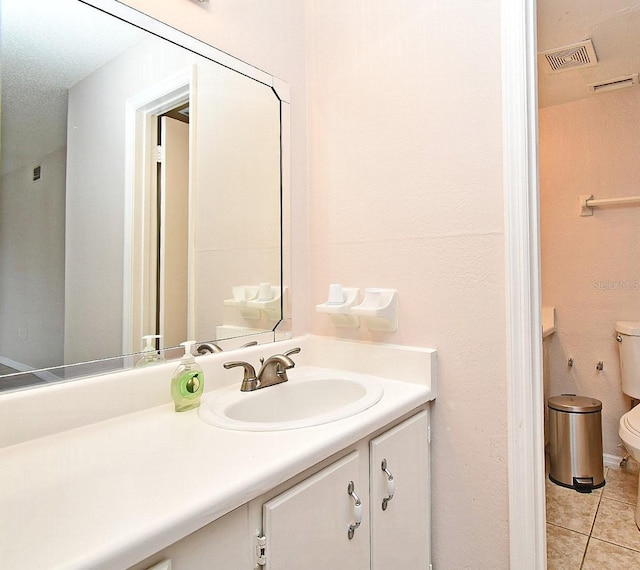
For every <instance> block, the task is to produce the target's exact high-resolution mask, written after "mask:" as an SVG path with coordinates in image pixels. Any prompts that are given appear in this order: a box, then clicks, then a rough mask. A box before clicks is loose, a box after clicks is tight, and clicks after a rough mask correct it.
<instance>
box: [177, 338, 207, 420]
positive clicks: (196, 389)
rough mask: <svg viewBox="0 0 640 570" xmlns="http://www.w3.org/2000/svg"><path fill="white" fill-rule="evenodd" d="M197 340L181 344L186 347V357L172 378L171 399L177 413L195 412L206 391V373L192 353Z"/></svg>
mask: <svg viewBox="0 0 640 570" xmlns="http://www.w3.org/2000/svg"><path fill="white" fill-rule="evenodd" d="M195 342H196V341H195V340H188V341H186V342H182V343H180V346H184V356H183V357H182V360H180V366H178V368H177V369H176V371H175V373H174V375H173V378H171V397H172V398H173V401H174V403H175V405H176V412H186V411H187V410H193V409H194V408H197V407H198V406H199V405H200V396H202V391H203V389H204V373H203V372H202V368H200V365H199V364H198V363H197V362H196V359H195V358H194V357H193V354H192V353H191V347H192V346H193V345H194V344H195Z"/></svg>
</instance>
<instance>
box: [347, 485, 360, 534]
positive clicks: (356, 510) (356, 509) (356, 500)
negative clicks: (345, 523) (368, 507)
mask: <svg viewBox="0 0 640 570" xmlns="http://www.w3.org/2000/svg"><path fill="white" fill-rule="evenodd" d="M347 493H349V495H351V497H352V498H353V519H354V521H353V523H351V524H350V525H349V532H348V533H347V535H348V536H349V540H351V539H352V538H353V535H354V533H355V531H356V529H357V528H358V527H359V526H360V523H361V522H362V501H361V500H360V497H358V495H357V494H356V490H355V485H354V484H353V481H349V486H348V487H347Z"/></svg>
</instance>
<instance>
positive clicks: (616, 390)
mask: <svg viewBox="0 0 640 570" xmlns="http://www.w3.org/2000/svg"><path fill="white" fill-rule="evenodd" d="M638 109H640V90H639V89H629V90H624V91H617V92H612V93H603V94H599V95H597V96H593V97H590V98H588V99H583V100H581V101H577V102H575V103H568V104H565V105H558V106H555V107H548V108H545V109H542V110H541V111H540V192H541V224H542V285H543V303H544V304H545V305H552V306H555V307H556V312H557V326H558V331H557V332H556V333H555V335H554V336H553V338H552V339H551V342H550V345H549V358H550V374H551V378H550V384H551V395H554V394H560V393H577V394H582V395H586V396H591V397H594V398H598V399H599V400H602V403H603V411H602V420H603V433H604V451H605V454H610V455H614V456H621V455H622V450H621V449H620V448H619V447H618V444H619V443H620V439H619V438H618V421H619V419H620V416H621V415H622V414H623V413H624V412H625V411H627V410H628V409H629V405H630V401H629V399H628V398H627V397H626V396H623V394H622V389H621V386H620V367H619V360H618V347H617V343H616V341H615V338H614V336H615V333H614V326H615V323H616V321H619V320H630V321H633V320H635V321H640V240H639V239H638V236H639V235H640V218H638V212H637V207H634V206H626V207H625V206H616V207H607V208H596V209H594V214H593V216H592V217H580V215H579V210H580V208H579V206H578V204H579V196H580V195H583V194H584V195H588V194H593V195H594V196H595V197H596V198H615V197H619V196H631V195H637V194H638V182H637V181H638V172H639V168H638V149H639V148H640V112H639V111H638ZM569 358H573V359H574V363H575V364H574V366H573V368H569V367H568V366H567V360H568V359H569ZM599 360H602V361H603V362H604V370H603V371H602V372H598V371H597V370H596V363H597V362H598V361H599Z"/></svg>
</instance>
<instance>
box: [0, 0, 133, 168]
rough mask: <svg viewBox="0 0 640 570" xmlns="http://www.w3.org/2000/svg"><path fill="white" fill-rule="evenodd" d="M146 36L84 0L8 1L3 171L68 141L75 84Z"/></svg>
mask: <svg viewBox="0 0 640 570" xmlns="http://www.w3.org/2000/svg"><path fill="white" fill-rule="evenodd" d="M142 34H143V32H141V31H140V30H138V29H136V28H134V27H133V26H129V25H128V24H125V23H123V22H121V21H119V20H117V19H115V18H112V17H111V16H107V15H105V14H104V13H102V12H99V11H98V10H96V9H94V8H91V7H88V6H86V5H84V4H82V3H80V2H78V1H77V0H56V1H55V2H51V0H1V1H0V53H1V55H2V69H1V74H0V78H1V81H2V122H1V126H2V171H3V173H5V172H10V171H11V170H13V169H14V168H17V167H19V166H25V165H35V163H34V160H36V159H38V158H39V157H42V156H44V155H46V154H48V153H49V152H52V151H53V150H55V149H57V148H60V147H61V146H64V145H65V144H66V114H67V95H66V94H67V90H68V89H69V87H71V86H72V85H74V84H75V83H77V82H78V81H79V80H81V79H82V78H83V77H86V76H87V75H89V74H90V73H91V72H92V71H93V70H95V69H97V68H98V67H100V66H102V65H104V64H105V63H106V62H107V61H109V60H110V59H112V58H113V57H115V56H116V55H118V54H119V53H122V52H123V51H124V50H126V49H127V48H128V47H130V46H131V45H133V44H134V43H135V42H137V41H138V40H139V39H140V37H141V36H142Z"/></svg>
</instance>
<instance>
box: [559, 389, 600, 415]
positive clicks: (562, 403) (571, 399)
mask: <svg viewBox="0 0 640 570" xmlns="http://www.w3.org/2000/svg"><path fill="white" fill-rule="evenodd" d="M548 404H549V407H550V408H551V409H552V410H558V411H559V412H574V413H578V414H588V413H592V412H597V411H599V410H601V409H602V402H601V401H600V400H596V399H595V398H589V397H588V396H576V395H575V394H562V396H551V398H549V400H548Z"/></svg>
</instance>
